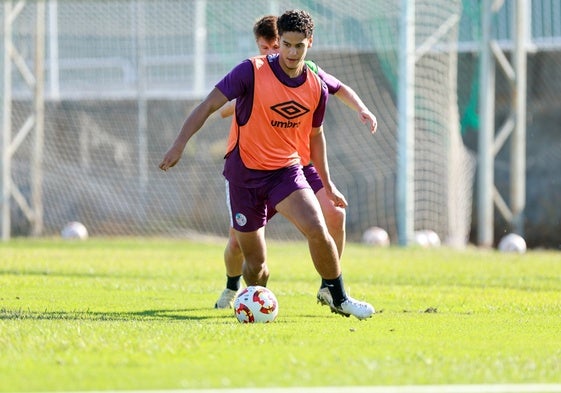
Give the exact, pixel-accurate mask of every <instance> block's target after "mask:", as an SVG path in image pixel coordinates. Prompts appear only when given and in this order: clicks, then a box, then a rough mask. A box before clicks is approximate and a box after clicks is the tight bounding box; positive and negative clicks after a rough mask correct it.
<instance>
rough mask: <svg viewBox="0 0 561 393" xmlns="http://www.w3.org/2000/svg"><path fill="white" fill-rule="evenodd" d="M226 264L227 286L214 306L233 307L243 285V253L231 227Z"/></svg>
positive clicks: (225, 257)
mask: <svg viewBox="0 0 561 393" xmlns="http://www.w3.org/2000/svg"><path fill="white" fill-rule="evenodd" d="M224 265H225V267H226V288H224V290H223V291H222V293H221V294H220V297H219V298H218V300H217V301H216V303H215V304H214V308H232V307H233V304H234V300H235V298H236V295H237V294H238V291H239V289H240V286H241V277H242V265H243V253H242V250H241V248H240V245H239V244H238V241H237V240H236V236H235V235H234V230H233V229H232V228H230V230H229V237H228V243H227V244H226V248H225V249H224Z"/></svg>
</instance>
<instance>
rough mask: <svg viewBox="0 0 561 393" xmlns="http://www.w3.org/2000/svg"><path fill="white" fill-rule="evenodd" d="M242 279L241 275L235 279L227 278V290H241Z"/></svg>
mask: <svg viewBox="0 0 561 393" xmlns="http://www.w3.org/2000/svg"><path fill="white" fill-rule="evenodd" d="M241 278H242V276H241V275H239V276H234V277H230V276H226V279H227V280H226V288H228V289H231V290H232V291H237V290H238V289H240V281H241Z"/></svg>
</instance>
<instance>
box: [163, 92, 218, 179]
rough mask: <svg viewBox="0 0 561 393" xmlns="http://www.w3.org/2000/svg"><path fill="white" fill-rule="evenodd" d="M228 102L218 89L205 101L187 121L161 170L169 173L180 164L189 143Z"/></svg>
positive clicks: (165, 156)
mask: <svg viewBox="0 0 561 393" xmlns="http://www.w3.org/2000/svg"><path fill="white" fill-rule="evenodd" d="M227 101H228V99H227V98H226V97H225V96H224V94H222V92H221V91H220V90H218V89H217V88H214V89H213V90H212V91H211V92H210V94H209V95H208V96H207V97H206V98H205V99H204V101H203V102H201V103H200V104H199V105H198V106H197V107H196V108H195V109H194V110H193V112H191V114H190V115H189V116H188V117H187V119H185V122H184V123H183V126H182V127H181V131H180V132H179V134H178V135H177V137H176V138H175V141H174V142H173V144H172V145H171V147H170V148H169V150H168V151H167V153H166V154H165V155H164V158H163V159H162V162H161V163H160V165H159V167H160V169H161V170H163V171H167V170H168V169H169V168H172V167H173V166H175V164H177V163H178V162H179V160H180V159H181V156H182V155H183V151H184V150H185V146H186V145H187V142H189V140H190V139H191V137H192V136H193V135H195V133H196V132H197V131H199V130H200V129H201V127H202V126H203V124H204V123H205V121H206V120H207V119H208V117H209V116H210V115H211V114H213V113H214V112H216V111H217V110H218V109H220V108H221V107H222V106H223V105H224V104H225V103H226V102H227Z"/></svg>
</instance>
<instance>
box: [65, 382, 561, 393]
mask: <svg viewBox="0 0 561 393" xmlns="http://www.w3.org/2000/svg"><path fill="white" fill-rule="evenodd" d="M187 392H195V393H241V392H244V393H295V392H302V393H319V392H321V393H341V392H345V393H347V392H348V393H561V383H558V384H557V383H553V384H547V383H544V384H540V383H535V384H473V385H471V384H466V385H404V386H354V387H353V386H332V387H323V386H320V387H308V388H305V387H290V388H280V387H279V388H235V389H185V390H181V389H174V390H122V391H121V390H100V391H88V392H65V393H187Z"/></svg>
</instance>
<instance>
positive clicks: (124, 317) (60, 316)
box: [0, 308, 232, 322]
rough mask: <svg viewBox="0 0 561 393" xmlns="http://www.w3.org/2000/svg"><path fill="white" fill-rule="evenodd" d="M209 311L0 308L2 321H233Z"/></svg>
mask: <svg viewBox="0 0 561 393" xmlns="http://www.w3.org/2000/svg"><path fill="white" fill-rule="evenodd" d="M208 312H209V310H207V309H195V308H193V309H172V310H143V311H126V312H125V311H118V312H99V311H89V310H86V311H48V310H45V311H31V310H29V311H25V310H21V309H19V310H9V309H6V308H0V320H81V321H131V322H138V321H155V320H158V321H161V320H178V321H199V320H211V321H212V320H215V321H217V322H221V321H223V320H226V319H227V320H228V321H231V320H232V315H229V314H224V313H218V312H217V313H216V314H215V315H208Z"/></svg>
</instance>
